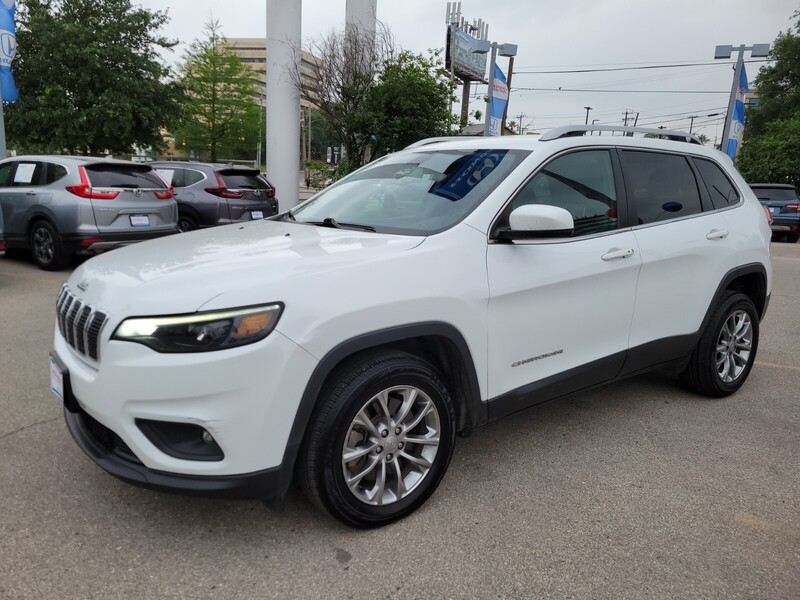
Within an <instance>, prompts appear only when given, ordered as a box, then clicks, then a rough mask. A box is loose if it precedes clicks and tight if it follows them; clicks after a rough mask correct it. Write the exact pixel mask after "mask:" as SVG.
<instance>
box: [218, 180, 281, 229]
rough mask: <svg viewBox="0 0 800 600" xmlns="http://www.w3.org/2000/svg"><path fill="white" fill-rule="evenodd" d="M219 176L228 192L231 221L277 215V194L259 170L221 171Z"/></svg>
mask: <svg viewBox="0 0 800 600" xmlns="http://www.w3.org/2000/svg"><path fill="white" fill-rule="evenodd" d="M219 176H220V178H221V179H222V182H223V183H224V184H225V188H226V189H227V191H228V193H227V194H226V196H227V197H226V200H227V202H228V210H229V213H230V218H231V221H249V220H251V219H253V220H256V219H263V218H265V217H271V216H272V215H274V214H277V212H278V205H277V204H278V203H277V201H276V200H275V198H274V196H275V192H274V190H273V188H272V187H270V185H269V184H268V183H267V182H266V180H265V179H264V178H263V177H261V172H260V171H258V170H257V169H241V168H237V169H221V170H220V171H219Z"/></svg>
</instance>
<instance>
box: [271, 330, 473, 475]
mask: <svg viewBox="0 0 800 600" xmlns="http://www.w3.org/2000/svg"><path fill="white" fill-rule="evenodd" d="M420 337H439V338H445V339H446V340H448V341H450V342H452V344H453V345H454V346H455V348H456V349H457V352H458V354H459V358H460V360H461V362H462V364H463V365H464V366H465V371H466V373H465V375H466V383H467V389H468V395H467V398H465V406H464V409H465V412H466V413H467V418H466V421H465V425H464V429H465V430H466V431H471V430H473V429H475V428H477V427H479V426H481V425H483V424H485V423H486V403H485V402H482V401H481V395H480V386H479V384H478V375H477V371H476V369H475V362H474V361H473V359H472V353H471V352H470V350H469V346H468V345H467V342H466V340H465V339H464V336H463V335H462V334H461V332H460V331H459V330H458V329H456V328H455V327H454V326H453V325H451V324H449V323H445V322H441V321H426V322H421V323H412V324H408V325H399V326H396V327H389V328H387V329H381V330H378V331H372V332H369V333H364V334H361V335H358V336H356V337H353V338H350V339H349V340H346V341H344V342H342V343H340V344H338V345H337V346H335V347H334V348H333V349H331V350H330V351H329V352H328V353H327V354H326V355H325V356H324V357H323V358H322V360H320V361H319V363H318V364H317V366H316V368H315V369H314V372H313V373H312V374H311V377H310V378H309V380H308V383H307V384H306V387H305V390H304V392H303V395H302V397H301V399H300V404H299V405H298V407H297V412H296V413H295V417H294V423H293V424H292V429H291V431H290V433H289V439H288V441H287V443H286V449H285V451H284V455H283V461H282V464H281V466H282V468H283V470H284V471H286V472H288V473H291V472H292V471H293V470H294V464H295V462H296V460H297V455H298V453H299V451H300V446H301V444H302V442H303V437H304V436H305V433H306V429H307V428H308V425H309V422H310V421H311V416H312V415H313V414H314V409H315V408H316V407H317V404H318V400H319V395H320V392H321V391H322V387H323V385H324V384H325V381H326V380H327V379H328V377H329V376H330V375H331V373H332V372H333V371H334V369H335V368H336V366H337V365H338V364H340V363H341V362H342V361H343V360H345V359H346V358H348V357H349V356H352V355H354V354H356V353H358V352H362V351H364V350H368V349H370V348H376V347H379V346H385V345H387V344H392V343H396V342H402V341H405V340H410V339H413V338H420ZM288 483H289V482H288V481H287V482H286V485H287V487H288Z"/></svg>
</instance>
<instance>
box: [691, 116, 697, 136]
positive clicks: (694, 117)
mask: <svg viewBox="0 0 800 600" xmlns="http://www.w3.org/2000/svg"><path fill="white" fill-rule="evenodd" d="M698 116H699V115H691V116H690V117H689V133H692V129H694V120H695V119H696V118H697V117H698Z"/></svg>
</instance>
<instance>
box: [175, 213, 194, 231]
mask: <svg viewBox="0 0 800 600" xmlns="http://www.w3.org/2000/svg"><path fill="white" fill-rule="evenodd" d="M196 229H197V220H196V219H195V218H194V217H192V216H191V215H187V214H185V213H181V214H180V215H178V230H179V231H180V232H181V233H188V232H189V231H194V230H196Z"/></svg>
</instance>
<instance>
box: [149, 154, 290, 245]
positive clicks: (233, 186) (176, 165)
mask: <svg viewBox="0 0 800 600" xmlns="http://www.w3.org/2000/svg"><path fill="white" fill-rule="evenodd" d="M151 166H152V167H153V168H154V169H155V170H156V171H158V172H159V174H161V176H162V177H163V178H164V179H165V180H166V181H167V183H170V184H171V185H172V187H173V189H174V190H175V200H177V201H178V227H179V228H180V230H181V231H192V230H194V229H200V228H202V227H213V226H214V225H227V224H229V223H235V222H239V221H252V220H256V219H264V218H266V217H271V216H272V215H275V214H277V213H278V200H277V199H276V198H275V187H274V186H273V185H272V184H271V183H270V182H269V181H267V179H266V177H264V176H263V175H262V174H261V172H260V171H259V170H258V169H248V168H246V167H237V166H232V165H217V164H209V163H195V162H193V163H187V162H154V163H151Z"/></svg>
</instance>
